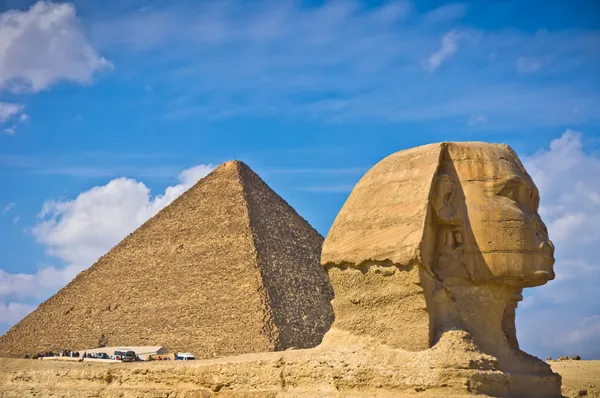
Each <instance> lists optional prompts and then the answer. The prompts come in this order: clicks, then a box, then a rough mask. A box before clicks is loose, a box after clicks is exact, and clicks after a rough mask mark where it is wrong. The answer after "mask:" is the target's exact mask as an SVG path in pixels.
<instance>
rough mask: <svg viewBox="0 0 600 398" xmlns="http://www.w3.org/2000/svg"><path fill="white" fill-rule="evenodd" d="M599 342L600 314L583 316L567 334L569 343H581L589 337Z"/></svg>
mask: <svg viewBox="0 0 600 398" xmlns="http://www.w3.org/2000/svg"><path fill="white" fill-rule="evenodd" d="M592 338H593V339H595V340H598V341H599V342H600V315H592V316H590V317H587V318H585V319H584V320H583V321H581V323H580V324H579V325H577V327H576V328H575V330H573V331H572V332H571V333H569V335H568V336H567V341H568V342H569V343H582V342H585V341H587V340H590V339H592Z"/></svg>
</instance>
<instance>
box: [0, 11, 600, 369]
mask: <svg viewBox="0 0 600 398" xmlns="http://www.w3.org/2000/svg"><path fill="white" fill-rule="evenodd" d="M0 7H2V8H0V12H1V13H2V14H1V15H0V131H1V133H0V186H2V187H3V189H2V190H0V212H1V216H0V238H1V239H0V253H2V254H1V255H0V270H1V271H0V332H3V331H5V330H7V329H8V327H10V325H12V324H14V323H16V322H17V321H18V320H19V319H20V318H22V317H23V316H24V315H25V314H26V313H27V312H28V311H31V310H32V309H33V308H34V307H35V305H36V304H38V303H39V302H40V301H42V300H43V299H45V298H47V297H49V296H50V295H51V294H52V293H54V292H55V291H56V290H57V289H59V288H60V287H62V286H63V285H64V284H66V283H67V282H68V281H69V280H70V278H72V277H73V275H75V274H76V273H77V272H78V271H80V270H82V269H85V268H86V267H88V266H90V265H91V264H92V263H93V262H94V260H95V259H96V258H97V257H98V256H100V255H102V254H103V253H104V252H106V251H107V250H108V249H110V247H112V246H113V245H114V244H115V243H116V242H118V241H119V240H120V239H121V238H122V237H124V236H125V235H127V234H128V233H129V232H131V231H132V230H133V229H135V228H136V227H137V226H138V225H140V223H142V222H143V221H144V220H146V219H147V218H148V217H150V216H152V215H153V214H155V212H156V211H158V209H160V208H161V207H163V206H164V205H166V204H167V203H169V201H170V200H172V199H173V198H174V197H176V196H177V195H178V194H179V193H181V192H182V191H183V190H185V189H186V188H187V187H189V186H190V185H191V184H193V183H194V182H195V181H196V180H197V179H198V178H200V177H202V176H203V175H205V174H206V173H207V172H209V171H210V170H211V168H212V167H214V166H215V165H218V164H219V163H221V162H223V161H226V160H229V159H234V158H235V159H241V160H243V161H245V162H246V163H248V164H249V165H250V166H251V167H252V168H253V169H254V170H255V171H256V172H258V173H259V174H260V175H261V176H262V177H263V178H264V179H265V180H266V181H267V183H269V185H271V187H273V188H274V189H275V190H276V191H277V192H278V193H279V194H280V195H281V196H283V197H284V198H285V199H286V200H287V201H288V202H290V204H291V205H292V206H294V207H295V208H296V209H297V210H298V212H299V213H300V214H302V215H303V216H304V217H305V218H307V219H308V220H309V221H310V222H311V224H312V225H313V226H315V227H316V228H317V229H318V230H319V231H320V232H321V233H322V234H323V235H326V233H327V230H328V228H329V226H330V225H331V223H332V221H333V219H334V218H335V216H336V214H337V212H338V211H339V209H340V208H341V206H342V205H343V203H344V201H345V199H346V197H347V195H348V194H349V191H350V190H351V188H352V186H353V185H354V184H355V183H356V182H357V181H358V180H359V179H360V177H361V176H362V175H363V174H364V172H366V170H368V169H369V168H370V167H371V166H373V165H374V164H375V163H377V161H379V160H380V159H382V158H383V157H385V156H386V155H388V154H390V153H393V152H396V151H398V150H401V149H404V148H408V147H412V146H416V145H421V144H426V143H430V142H437V141H449V140H457V141H465V140H478V141H489V142H504V143H507V144H509V145H511V146H512V147H513V148H514V149H515V150H516V151H517V152H518V154H519V155H520V156H521V158H522V159H523V160H524V162H525V163H526V166H527V167H528V170H529V171H530V173H531V174H532V176H533V177H534V180H535V181H536V183H537V184H538V186H539V188H540V191H541V197H542V202H541V205H542V207H541V213H542V216H543V217H544V219H545V221H546V222H547V224H548V225H549V231H550V236H551V238H552V239H553V241H554V242H555V244H556V247H557V253H556V257H557V264H556V271H557V275H558V277H557V279H556V280H555V281H552V282H551V283H549V284H548V285H546V286H544V287H540V288H536V289H528V291H526V292H525V296H526V297H525V300H524V302H523V303H522V304H521V306H520V307H519V310H518V318H517V322H518V325H517V327H518V331H519V336H520V341H521V345H522V347H523V348H524V349H525V350H527V351H529V352H532V353H533V354H535V355H538V356H542V357H545V356H547V355H552V356H556V355H567V354H568V355H574V354H579V355H582V356H583V357H584V358H600V337H599V336H600V289H598V288H597V286H598V284H599V283H600V265H599V264H598V263H597V260H596V257H595V255H594V254H593V253H594V249H595V247H596V246H597V245H598V243H599V242H600V232H599V230H598V228H597V225H600V182H599V179H598V178H597V174H598V172H600V79H599V76H598V70H600V22H599V21H598V19H597V17H595V15H598V12H599V11H600V10H599V8H600V7H599V6H598V3H597V2H596V1H593V0H590V1H570V2H558V1H554V2H548V1H525V0H519V1H516V0H513V1H511V0H507V1H491V0H490V1H473V2H465V3H447V2H441V1H425V2H418V3H417V2H415V3H411V2H408V1H398V2H385V1H377V2H374V1H373V2H357V1H335V2H334V1H330V2H316V1H296V2H292V1H256V2H243V1H234V0H230V1H219V2H217V1H205V2H192V1H169V2H167V1H141V0H139V1H138V0H128V1H103V2H98V1H92V0H77V1H74V2H71V3H61V2H54V3H51V2H37V3H36V2H32V1H21V0H3V1H0ZM542 331H543V332H542Z"/></svg>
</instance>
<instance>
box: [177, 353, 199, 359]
mask: <svg viewBox="0 0 600 398" xmlns="http://www.w3.org/2000/svg"><path fill="white" fill-rule="evenodd" d="M195 359H196V357H195V356H194V354H192V353H190V352H178V353H177V354H175V360H176V361H193V360H195Z"/></svg>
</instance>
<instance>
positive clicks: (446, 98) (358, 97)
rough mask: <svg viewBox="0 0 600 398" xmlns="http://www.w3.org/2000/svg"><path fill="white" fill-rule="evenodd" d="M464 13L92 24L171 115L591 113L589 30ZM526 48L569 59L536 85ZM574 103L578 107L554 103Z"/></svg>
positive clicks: (338, 10) (224, 13)
mask: <svg viewBox="0 0 600 398" xmlns="http://www.w3.org/2000/svg"><path fill="white" fill-rule="evenodd" d="M267 4H268V5H267ZM467 11H468V10H467V7H466V6H465V5H461V4H454V5H447V6H444V7H441V8H439V9H436V10H431V11H428V12H425V13H419V12H418V11H417V10H416V9H415V8H414V7H413V6H412V4H411V3H408V2H385V3H383V4H382V5H381V6H380V7H367V6H365V5H364V4H363V3H359V2H357V1H351V0H348V1H341V2H325V3H323V4H320V5H312V6H307V5H305V4H302V3H298V2H292V1H281V2H277V3H260V2H259V3H248V2H237V1H231V2H201V3H197V4H195V5H194V6H190V7H187V8H185V9H183V8H181V7H177V6H171V7H166V8H154V9H151V10H145V11H133V12H130V13H128V14H122V15H121V16H120V17H119V18H117V19H116V20H115V18H111V19H107V20H105V21H103V20H97V21H95V22H94V24H93V26H92V27H91V29H90V31H91V38H92V41H93V43H94V45H95V46H97V47H98V48H100V50H101V51H107V52H108V53H110V54H111V58H114V59H115V61H116V62H117V61H118V62H119V68H121V71H123V72H124V73H127V74H130V75H131V76H133V79H137V81H136V84H139V86H140V87H144V86H145V85H148V84H149V85H151V86H152V87H153V92H160V93H161V98H163V109H162V111H163V112H162V115H163V116H164V117H165V118H169V119H172V120H175V121H178V120H181V119H194V118H231V117H240V116H243V117H283V118H288V119H301V120H318V121H328V122H336V123H347V122H369V123H371V122H405V121H406V122H420V123H425V122H433V123H435V122H442V121H443V122H444V123H446V124H447V123H449V122H456V123H457V124H460V125H463V126H464V120H468V118H469V117H470V116H472V115H479V114H485V115H486V116H487V117H488V118H490V119H492V118H493V119H494V120H501V121H502V123H501V124H500V123H499V124H496V123H494V124H493V125H491V124H486V125H483V124H481V125H479V126H478V127H479V128H481V129H483V128H485V129H490V128H506V125H507V124H511V125H512V126H517V125H518V126H520V127H523V126H547V125H553V126H554V125H557V124H560V125H564V124H565V123H582V122H583V123H585V122H589V121H590V120H597V119H599V118H600V116H599V115H598V112H597V111H596V109H597V105H598V103H599V102H600V99H599V96H598V94H597V92H594V91H593V90H590V87H591V86H590V82H591V81H593V80H594V79H595V76H596V75H595V69H596V66H598V64H599V62H600V54H599V53H598V52H597V50H596V48H597V46H596V44H595V43H597V42H598V40H599V39H600V33H599V32H597V31H569V32H567V31H564V32H563V31H556V32H536V33H529V32H520V31H518V30H511V31H483V30H481V29H479V28H475V27H472V26H469V25H468V24H466V23H464V21H461V20H460V18H461V17H462V15H464V14H465V13H466V12H467ZM458 23H460V25H459V26H458ZM440 39H441V42H440ZM459 46H460V50H459ZM492 53H493V54H494V58H493V59H492V58H490V54H492ZM156 54H160V57H157V56H156ZM523 54H532V56H535V57H536V59H537V58H540V59H557V58H560V59H564V60H568V62H560V63H551V64H549V66H548V67H547V68H546V67H545V69H544V70H545V71H547V72H548V73H554V74H555V75H554V76H555V78H554V79H553V80H552V82H546V83H545V84H543V85H542V84H539V83H538V82H529V81H526V80H524V79H523V76H522V74H521V73H520V72H519V70H517V67H516V64H517V59H518V58H519V56H522V55H523ZM139 65H144V67H143V70H142V71H140V68H139ZM240 65H243V67H240ZM434 71H435V73H431V72H434ZM575 76H577V79H575ZM482 96H483V97H485V99H484V100H482V99H481V98H482ZM500 98H501V99H502V101H501V100H498V99H500ZM507 99H510V100H509V101H507ZM574 102H576V103H577V105H576V106H577V107H578V108H579V109H580V112H579V113H577V114H574V113H573V112H568V113H567V112H565V111H564V110H565V109H573V108H574V106H573V105H572V103H574ZM536 107H539V108H542V109H544V112H537V111H535V110H534V109H533V108H536ZM432 109H438V110H441V112H434V111H432ZM524 109H527V110H524ZM532 110H533V111H532ZM496 116H499V117H496Z"/></svg>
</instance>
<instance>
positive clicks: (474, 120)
mask: <svg viewBox="0 0 600 398" xmlns="http://www.w3.org/2000/svg"><path fill="white" fill-rule="evenodd" d="M482 123H487V118H486V117H485V116H482V115H478V116H471V117H470V118H469V126H475V125H476V124H482Z"/></svg>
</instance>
